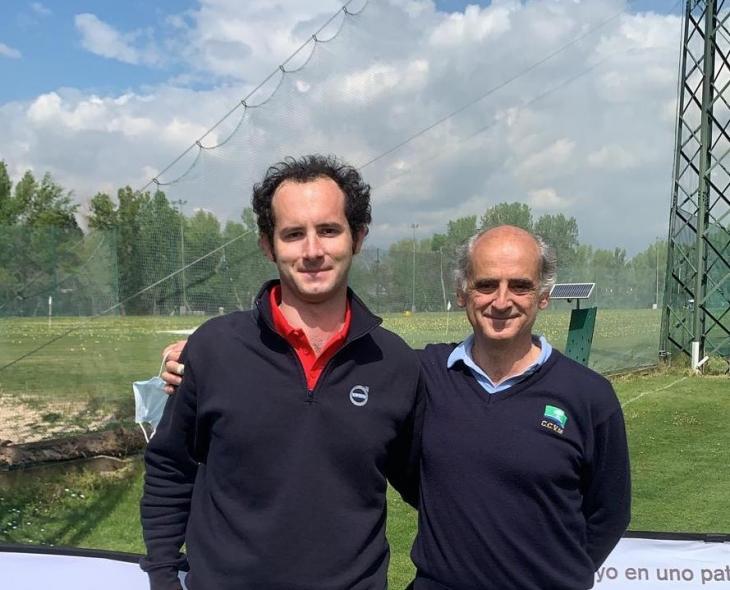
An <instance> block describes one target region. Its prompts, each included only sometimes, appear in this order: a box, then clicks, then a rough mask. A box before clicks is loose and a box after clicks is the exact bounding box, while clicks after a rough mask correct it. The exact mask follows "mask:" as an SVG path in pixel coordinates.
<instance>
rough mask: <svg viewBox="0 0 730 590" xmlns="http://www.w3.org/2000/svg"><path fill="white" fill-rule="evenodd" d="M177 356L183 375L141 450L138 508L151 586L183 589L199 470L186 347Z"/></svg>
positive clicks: (143, 564) (191, 370) (191, 375)
mask: <svg viewBox="0 0 730 590" xmlns="http://www.w3.org/2000/svg"><path fill="white" fill-rule="evenodd" d="M181 362H182V363H183V364H184V365H185V376H184V377H183V381H182V383H181V385H180V387H179V388H178V391H177V392H176V393H175V394H174V395H171V396H170V397H169V399H168V400H167V403H166V405H165V411H164V413H163V415H162V420H161V421H160V424H159V426H158V428H157V431H156V432H155V435H154V436H153V437H152V439H151V440H150V442H149V445H148V446H147V450H146V452H145V466H146V473H145V480H144V491H143V495H142V501H141V505H140V513H141V519H142V532H143V536H144V541H145V545H146V546H147V555H146V557H144V558H142V560H141V562H140V565H141V567H142V569H143V570H145V571H146V572H147V573H148V575H149V578H150V588H151V590H182V587H181V585H180V581H179V579H178V571H179V570H185V569H187V564H186V560H185V556H184V554H182V553H181V552H180V548H181V547H182V545H183V542H184V541H185V529H186V526H187V521H188V515H189V513H190V502H191V498H192V493H193V484H194V481H195V475H196V472H197V466H198V464H197V462H196V461H195V459H194V454H195V453H194V445H195V423H196V409H197V403H196V388H195V376H194V368H193V367H192V366H191V363H190V359H189V355H188V349H187V347H186V349H185V350H184V351H183V354H182V357H181Z"/></svg>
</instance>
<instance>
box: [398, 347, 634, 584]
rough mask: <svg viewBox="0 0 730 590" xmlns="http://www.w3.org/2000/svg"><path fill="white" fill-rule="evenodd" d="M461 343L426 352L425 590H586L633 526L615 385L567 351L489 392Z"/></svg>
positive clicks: (420, 561)
mask: <svg viewBox="0 0 730 590" xmlns="http://www.w3.org/2000/svg"><path fill="white" fill-rule="evenodd" d="M453 349H454V345H446V344H439V345H432V346H427V347H426V349H425V351H423V353H422V354H421V361H422V365H423V371H424V373H423V377H424V381H425V383H426V386H427V389H428V396H427V403H426V413H425V418H424V423H423V440H422V462H421V503H420V509H419V515H418V516H419V519H418V536H417V538H416V541H415V543H414V546H413V551H412V558H413V561H414V563H415V564H416V567H417V569H418V572H417V576H416V580H415V583H414V586H413V587H414V588H415V589H416V590H586V589H587V588H590V587H592V586H593V574H594V572H595V570H596V569H597V568H598V567H599V566H600V565H601V563H602V562H603V560H604V559H605V558H606V556H607V555H608V553H609V552H610V551H611V549H613V547H614V545H615V544H616V542H617V541H618V540H619V538H620V536H621V534H622V533H623V532H624V530H625V529H626V526H627V525H628V522H629V512H630V478H629V462H628V450H627V445H626V434H625V429H624V421H623V415H622V412H621V407H620V405H619V402H618V399H617V398H616V395H615V393H614V391H613V388H612V387H611V384H610V383H609V382H608V381H607V380H606V379H604V378H603V377H601V376H600V375H598V374H597V373H595V372H593V371H591V370H589V369H587V368H586V367H584V366H583V365H580V364H578V363H576V362H574V361H572V360H570V359H569V358H567V357H565V356H563V355H562V354H560V353H559V352H558V351H556V350H553V351H552V353H551V355H550V357H549V358H548V360H547V361H546V363H545V364H544V365H543V366H541V367H540V368H539V370H538V371H536V372H535V373H534V374H532V375H531V376H529V377H527V378H526V379H525V380H524V381H521V382H519V383H517V384H515V385H513V386H512V387H510V388H509V389H507V390H505V391H503V392H500V393H496V394H493V395H490V394H488V393H487V392H485V391H484V389H483V388H482V387H481V386H480V385H479V384H478V383H477V382H476V380H475V379H474V377H473V375H472V374H471V372H470V370H469V369H468V368H467V367H466V366H465V365H464V364H463V363H456V364H455V365H454V366H453V367H452V368H451V369H447V368H446V361H447V359H448V357H449V355H450V354H451V352H452V350H453Z"/></svg>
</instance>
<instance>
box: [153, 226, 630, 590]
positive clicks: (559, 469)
mask: <svg viewBox="0 0 730 590" xmlns="http://www.w3.org/2000/svg"><path fill="white" fill-rule="evenodd" d="M458 267H459V268H458V271H457V274H458V280H457V300H458V303H459V305H460V306H461V307H463V308H464V309H465V310H466V314H467V317H468V318H469V322H470V323H471V325H472V328H473V333H472V334H471V335H470V336H469V337H468V338H467V339H466V340H465V341H464V342H462V343H460V344H458V345H455V344H435V345H430V346H427V347H426V349H425V350H423V351H421V352H420V354H419V356H420V360H421V365H422V367H423V379H424V381H425V382H426V385H427V388H428V396H427V403H426V411H425V418H424V422H423V437H422V446H421V452H422V456H421V473H420V502H419V516H418V535H417V538H416V541H415V543H414V546H413V551H412V558H413V561H414V563H415V564H416V567H417V576H416V579H415V580H414V582H413V584H412V585H411V587H412V588H415V589H416V590H477V589H478V590H505V589H515V590H538V589H539V590H545V589H553V588H556V589H557V588H559V589H561V590H585V589H587V588H590V587H592V585H593V574H594V572H595V571H596V570H597V569H598V567H599V566H600V565H601V563H603V561H604V560H605V558H606V556H607V555H608V554H609V553H610V551H611V550H612V549H613V547H614V546H615V544H616V543H617V542H618V540H619V538H620V537H621V534H622V533H623V532H624V530H625V529H626V526H627V525H628V522H629V513H630V477H629V463H628V450H627V444H626V434H625V429H624V421H623V415H622V412H621V407H620V405H619V403H618V400H617V398H616V395H615V393H614V391H613V388H612V387H611V385H610V383H609V382H608V381H607V380H606V379H604V378H603V377H601V376H600V375H598V374H597V373H595V372H593V371H591V370H590V369H587V368H586V367H584V366H583V365H580V364H578V363H576V362H574V361H572V360H570V359H568V358H567V357H565V356H563V355H562V354H560V353H559V352H558V351H556V350H554V349H553V348H552V347H551V345H550V344H549V343H548V342H547V340H546V339H545V338H544V337H540V338H538V337H536V336H534V335H533V334H532V328H533V325H534V323H535V320H536V318H537V314H538V312H539V311H540V310H542V309H545V308H546V307H547V305H548V297H549V291H550V287H551V286H552V285H553V284H554V282H555V275H556V259H555V256H554V254H553V253H552V251H551V249H550V248H549V247H548V246H547V245H546V244H545V243H544V241H543V240H542V239H540V238H539V237H536V236H533V235H532V234H530V233H528V232H526V231H524V230H522V229H519V228H516V227H512V226H500V227H496V228H494V229H490V230H487V231H483V232H480V233H478V234H477V235H475V236H474V237H472V238H471V239H470V240H469V242H468V243H467V244H466V246H465V248H464V249H463V252H462V255H461V257H460V260H459V264H458ZM176 365H177V363H176V362H175V361H172V362H170V363H168V368H170V369H175V368H176ZM167 380H168V381H169V382H170V383H173V384H174V382H175V378H174V376H173V375H168V376H167Z"/></svg>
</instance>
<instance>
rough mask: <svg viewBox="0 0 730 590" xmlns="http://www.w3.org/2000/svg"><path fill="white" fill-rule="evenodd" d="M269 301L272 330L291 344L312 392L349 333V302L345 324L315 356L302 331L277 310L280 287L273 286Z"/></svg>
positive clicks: (279, 299)
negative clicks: (272, 322) (328, 362)
mask: <svg viewBox="0 0 730 590" xmlns="http://www.w3.org/2000/svg"><path fill="white" fill-rule="evenodd" d="M269 301H270V303H271V316H272V318H273V320H274V328H276V331H277V332H278V333H279V334H280V335H281V336H283V337H284V339H285V340H286V341H287V342H288V343H289V344H291V346H292V348H293V349H294V352H296V353H297V357H298V358H299V362H300V363H301V364H302V368H303V369H304V374H305V376H306V377H307V388H308V389H309V390H310V391H312V390H313V389H314V386H315V385H317V380H318V379H319V376H320V375H321V374H322V370H323V369H324V367H325V365H326V364H327V361H329V360H330V359H331V358H332V357H333V356H335V354H336V353H337V351H338V350H339V349H340V348H342V345H343V344H344V343H345V339H346V338H347V333H348V332H349V331H350V319H351V314H350V301H349V299H348V300H347V307H346V308H345V322H344V323H343V324H342V328H340V330H339V331H338V332H337V334H335V335H334V336H332V338H330V339H329V341H328V342H327V344H326V345H325V347H324V348H323V349H322V353H321V354H320V355H319V356H317V353H315V352H314V350H313V349H312V346H311V344H309V340H307V336H306V334H305V333H304V330H301V329H299V328H292V327H291V325H290V324H289V322H288V321H287V320H286V318H285V317H284V314H283V313H281V310H280V309H279V303H280V302H281V287H280V286H279V285H274V287H273V288H272V289H271V292H270V294H269Z"/></svg>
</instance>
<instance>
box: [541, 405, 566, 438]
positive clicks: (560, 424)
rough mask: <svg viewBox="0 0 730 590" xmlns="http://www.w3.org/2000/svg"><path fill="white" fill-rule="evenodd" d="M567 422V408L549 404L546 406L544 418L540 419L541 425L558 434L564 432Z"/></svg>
mask: <svg viewBox="0 0 730 590" xmlns="http://www.w3.org/2000/svg"><path fill="white" fill-rule="evenodd" d="M567 423H568V415H567V414H566V413H565V410H562V409H560V408H558V407H556V406H551V405H549V404H548V405H546V406H545V412H544V413H543V419H542V420H541V421H540V426H542V427H543V428H547V429H548V430H552V431H553V432H557V433H558V434H563V432H565V425H566V424H567Z"/></svg>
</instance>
